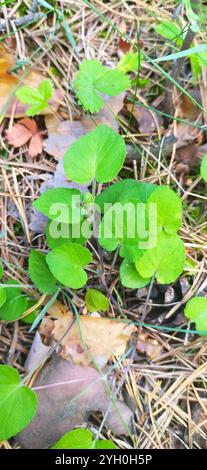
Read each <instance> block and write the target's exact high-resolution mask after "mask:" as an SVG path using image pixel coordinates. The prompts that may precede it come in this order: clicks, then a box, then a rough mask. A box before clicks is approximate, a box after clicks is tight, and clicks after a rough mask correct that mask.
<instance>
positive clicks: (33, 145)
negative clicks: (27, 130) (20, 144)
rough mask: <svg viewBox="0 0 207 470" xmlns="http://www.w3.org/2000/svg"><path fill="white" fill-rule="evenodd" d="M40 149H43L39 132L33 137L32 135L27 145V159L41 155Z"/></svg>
mask: <svg viewBox="0 0 207 470" xmlns="http://www.w3.org/2000/svg"><path fill="white" fill-rule="evenodd" d="M42 148H43V141H42V136H41V133H40V132H37V133H36V134H35V135H33V137H32V138H31V140H30V143H29V150H28V155H29V157H31V158H34V157H36V156H37V155H39V154H40V153H42Z"/></svg>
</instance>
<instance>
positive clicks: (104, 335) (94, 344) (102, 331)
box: [52, 314, 136, 367]
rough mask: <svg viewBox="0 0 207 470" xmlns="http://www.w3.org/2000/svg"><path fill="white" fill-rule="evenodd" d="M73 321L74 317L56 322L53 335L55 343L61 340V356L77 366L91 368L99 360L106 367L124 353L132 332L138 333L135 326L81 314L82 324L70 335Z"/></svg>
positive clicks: (74, 327) (80, 322)
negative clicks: (70, 325) (112, 359)
mask: <svg viewBox="0 0 207 470" xmlns="http://www.w3.org/2000/svg"><path fill="white" fill-rule="evenodd" d="M72 319H73V315H72V314H70V320H69V319H68V318H62V319H58V320H55V321H54V330H53V331H52V336H53V338H54V340H55V341H60V344H61V346H62V350H61V353H60V354H61V356H62V357H63V358H64V359H67V360H69V361H71V360H72V361H73V362H74V363H75V364H84V365H88V364H90V363H91V362H92V361H93V360H95V362H96V363H98V364H99V365H100V367H102V366H103V365H105V364H106V363H107V361H108V360H109V359H110V358H111V357H112V356H113V355H114V354H115V355H121V354H123V353H124V351H125V349H126V345H127V343H128V341H129V339H130V336H131V333H132V332H133V331H135V330H136V328H135V327H134V326H133V325H126V324H125V323H123V322H119V321H114V320H111V319H108V318H97V317H92V316H89V315H83V316H82V315H81V316H80V317H79V324H78V322H77V321H76V322H74V324H73V325H72V327H71V328H70V330H69V331H68V332H67V333H66V331H67V328H68V326H69V322H70V321H72ZM65 333H66V334H65ZM64 335H65V336H64ZM63 336H64V337H63ZM62 337H63V339H62ZM84 342H85V345H84Z"/></svg>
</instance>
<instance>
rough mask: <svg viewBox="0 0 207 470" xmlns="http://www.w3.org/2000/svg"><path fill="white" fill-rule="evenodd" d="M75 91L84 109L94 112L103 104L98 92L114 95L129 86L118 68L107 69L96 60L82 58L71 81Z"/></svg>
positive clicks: (127, 80) (128, 81)
mask: <svg viewBox="0 0 207 470" xmlns="http://www.w3.org/2000/svg"><path fill="white" fill-rule="evenodd" d="M73 85H74V90H75V93H76V95H77V97H78V100H79V102H80V104H82V106H83V107H84V108H85V110H86V111H90V112H92V113H96V112H98V111H100V109H101V108H102V107H103V106H104V100H103V97H102V96H101V95H100V93H106V94H108V95H110V96H116V95H118V94H119V93H120V92H121V91H124V90H126V89H127V88H129V86H130V80H129V79H128V77H126V75H124V73H123V72H121V71H120V70H118V69H113V70H110V69H107V68H106V67H104V66H103V65H102V64H101V63H100V62H98V61H97V60H93V59H92V60H84V61H83V62H82V63H81V65H80V68H79V71H78V72H77V74H76V78H75V80H74V82H73Z"/></svg>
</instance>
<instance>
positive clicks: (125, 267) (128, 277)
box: [120, 259, 150, 289]
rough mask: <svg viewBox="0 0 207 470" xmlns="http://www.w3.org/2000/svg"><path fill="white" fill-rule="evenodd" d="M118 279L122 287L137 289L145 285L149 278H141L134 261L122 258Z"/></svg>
mask: <svg viewBox="0 0 207 470" xmlns="http://www.w3.org/2000/svg"><path fill="white" fill-rule="evenodd" d="M120 279H121V283H122V285H123V286H124V287H129V288H130V289H139V288H141V287H144V286H146V285H147V284H149V282H150V278H143V277H142V276H140V274H139V273H138V272H137V270H136V268H135V265H134V263H130V262H129V261H127V260H126V259H124V260H123V261H122V263H121V266H120Z"/></svg>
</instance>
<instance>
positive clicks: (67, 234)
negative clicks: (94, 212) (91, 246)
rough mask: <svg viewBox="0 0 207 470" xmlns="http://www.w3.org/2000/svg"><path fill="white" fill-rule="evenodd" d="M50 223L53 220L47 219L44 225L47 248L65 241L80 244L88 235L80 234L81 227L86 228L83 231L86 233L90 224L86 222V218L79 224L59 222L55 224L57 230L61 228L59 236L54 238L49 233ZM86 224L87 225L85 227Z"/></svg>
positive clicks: (62, 243) (54, 246)
mask: <svg viewBox="0 0 207 470" xmlns="http://www.w3.org/2000/svg"><path fill="white" fill-rule="evenodd" d="M52 223H53V222H51V221H48V223H47V225H46V230H45V235H46V238H47V244H48V246H49V248H51V249H53V248H56V246H61V245H64V244H65V243H67V242H70V243H79V244H80V245H82V244H83V243H85V242H86V241H87V239H88V236H87V237H84V236H83V235H82V229H83V227H84V228H86V232H85V233H86V235H87V231H89V229H90V224H89V223H87V221H86V220H84V221H83V223H82V224H80V225H79V224H63V223H61V222H60V223H59V224H58V225H57V230H58V231H59V230H60V229H61V232H60V236H59V237H58V238H54V237H53V236H52V235H51V231H50V228H51V224H52ZM86 225H87V227H86ZM87 229H88V230H87ZM88 233H89V232H88Z"/></svg>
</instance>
